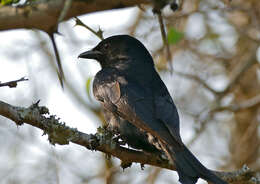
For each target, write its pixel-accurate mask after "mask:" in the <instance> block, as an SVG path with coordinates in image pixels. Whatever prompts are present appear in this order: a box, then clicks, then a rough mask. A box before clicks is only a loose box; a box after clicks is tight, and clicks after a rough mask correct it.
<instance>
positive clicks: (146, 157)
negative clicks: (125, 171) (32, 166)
mask: <svg viewBox="0 0 260 184" xmlns="http://www.w3.org/2000/svg"><path fill="white" fill-rule="evenodd" d="M38 104H39V101H38V102H37V103H35V104H33V105H31V106H30V107H28V108H24V107H16V106H12V105H10V104H7V103H5V102H3V101H0V115H2V116H4V117H6V118H8V119H11V120H13V121H14V122H15V123H16V124H17V125H22V124H23V123H26V124H29V125H32V126H34V127H37V128H40V129H41V130H43V132H44V134H47V135H48V139H49V141H50V143H51V144H60V145H64V144H69V142H72V143H75V144H78V145H81V146H84V147H86V148H87V149H90V150H98V151H101V152H103V153H106V154H108V155H112V156H114V157H117V158H119V159H120V160H121V161H122V164H121V166H122V167H128V166H130V165H131V163H132V162H137V163H140V164H141V165H144V164H149V165H153V166H157V167H161V168H166V169H171V170H175V166H174V165H171V164H170V162H168V160H166V159H164V158H163V157H162V156H161V155H156V154H152V153H145V152H141V151H137V150H132V149H129V148H125V147H123V146H121V145H119V144H118V143H117V142H115V140H114V139H113V138H112V136H111V134H110V133H109V132H106V131H105V130H104V129H102V128H99V129H98V132H97V133H96V134H85V133H83V132H80V131H78V130H77V129H75V128H70V127H68V126H66V125H65V123H60V122H59V118H57V117H56V116H53V115H50V114H49V110H48V109H47V108H46V107H44V106H39V105H38ZM213 172H214V173H215V174H217V175H218V176H220V177H221V178H223V179H224V180H226V181H227V182H229V183H232V182H238V181H243V182H246V183H257V182H259V180H258V179H256V178H255V177H254V176H255V174H256V173H255V172H253V171H251V170H250V169H249V168H247V167H243V168H242V169H240V170H238V171H233V172H218V171H213Z"/></svg>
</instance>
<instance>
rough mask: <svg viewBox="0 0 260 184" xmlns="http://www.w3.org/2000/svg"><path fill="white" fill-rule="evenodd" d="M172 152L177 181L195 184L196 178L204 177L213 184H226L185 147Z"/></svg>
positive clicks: (184, 183) (183, 183)
mask: <svg viewBox="0 0 260 184" xmlns="http://www.w3.org/2000/svg"><path fill="white" fill-rule="evenodd" d="M173 152H174V156H173V157H174V161H175V164H176V168H177V172H178V175H179V181H180V182H181V183H182V184H195V183H196V182H197V180H198V178H202V179H205V180H207V181H209V182H211V183H213V184H227V182H225V181H224V180H222V179H220V178H219V177H218V176H216V175H215V174H214V173H212V172H211V171H210V170H208V169H207V168H206V167H205V166H203V165H202V164H201V163H200V162H199V161H198V160H197V159H196V158H195V156H194V155H193V154H192V153H191V152H190V151H189V150H188V149H187V148H186V147H184V149H182V150H178V151H176V150H175V151H173Z"/></svg>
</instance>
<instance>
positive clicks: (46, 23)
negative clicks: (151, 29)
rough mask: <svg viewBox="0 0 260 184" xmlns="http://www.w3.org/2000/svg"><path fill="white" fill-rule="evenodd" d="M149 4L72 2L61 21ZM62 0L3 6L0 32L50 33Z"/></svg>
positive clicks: (120, 0)
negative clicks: (34, 30) (11, 30)
mask: <svg viewBox="0 0 260 184" xmlns="http://www.w3.org/2000/svg"><path fill="white" fill-rule="evenodd" d="M147 3H150V1H149V0H131V1H125V0H111V1H107V0H92V1H82V0H73V1H72V3H71V5H70V8H69V9H68V10H66V14H64V15H63V14H62V19H63V20H68V19H70V18H71V17H75V16H79V15H82V14H86V13H91V12H96V11H102V10H111V9H118V8H125V7H131V6H135V5H139V4H147ZM63 7H64V0H51V1H46V0H37V1H35V2H34V3H32V4H30V5H23V6H17V7H14V6H4V7H2V8H1V9H0V30H9V29H19V28H28V29H32V28H34V29H40V30H43V31H45V32H50V31H51V30H53V29H54V28H55V27H56V24H57V22H58V19H59V17H60V14H61V12H62V9H63Z"/></svg>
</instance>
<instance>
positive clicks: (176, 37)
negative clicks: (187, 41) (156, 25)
mask: <svg viewBox="0 0 260 184" xmlns="http://www.w3.org/2000/svg"><path fill="white" fill-rule="evenodd" d="M183 37H184V33H182V32H179V31H177V30H176V29H175V28H174V27H171V28H170V29H169V31H168V42H169V44H177V43H178V42H179V41H181V39H182V38H183Z"/></svg>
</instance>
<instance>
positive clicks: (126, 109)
mask: <svg viewBox="0 0 260 184" xmlns="http://www.w3.org/2000/svg"><path fill="white" fill-rule="evenodd" d="M79 57H80V58H88V59H95V60H97V61H98V62H99V63H100V64H101V67H102V69H101V70H100V71H99V72H98V73H97V74H96V76H95V79H94V82H93V92H94V96H95V98H96V99H97V100H98V101H100V102H101V104H102V106H103V108H104V109H105V110H106V111H107V113H106V119H107V120H108V121H109V122H108V123H109V126H110V127H111V128H112V129H113V130H114V131H118V132H119V134H120V135H121V136H122V137H123V139H124V140H125V141H126V142H127V143H128V144H129V145H130V146H132V147H133V148H137V149H142V150H144V151H154V150H157V149H158V150H161V151H163V152H164V153H165V154H166V156H167V157H168V159H169V160H170V161H171V162H172V163H173V164H175V166H176V170H177V172H178V175H179V181H180V182H181V183H182V184H194V183H196V182H197V180H198V178H203V179H205V180H207V181H209V182H212V183H214V184H226V182H225V181H223V180H222V179H220V178H219V177H217V176H216V175H215V174H213V173H212V172H211V171H210V170H209V169H207V168H206V167H204V166H203V165H202V164H201V163H200V162H199V161H198V160H197V159H196V158H195V156H194V155H193V154H192V153H191V152H190V151H189V150H188V149H187V148H186V147H185V145H184V144H183V142H182V140H181V137H180V133H179V132H180V131H179V115H178V112H177V109H176V107H175V105H174V102H173V100H172V98H171V96H170V94H169V92H168V90H167V88H166V86H165V85H164V83H163V81H162V80H161V78H160V76H159V74H158V73H157V72H156V70H155V68H154V62H153V59H152V57H151V55H150V54H149V52H148V50H147V49H146V48H145V47H144V45H143V44H142V43H141V42H140V41H138V40H137V39H135V38H133V37H131V36H128V35H117V36H112V37H109V38H106V39H104V40H103V41H101V42H100V43H99V44H98V45H97V46H96V47H95V48H93V49H92V50H90V51H87V52H84V53H82V54H80V55H79Z"/></svg>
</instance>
